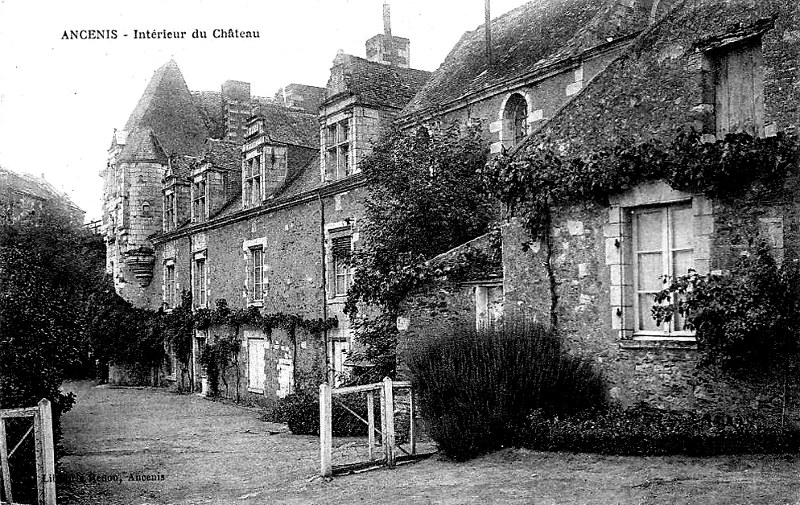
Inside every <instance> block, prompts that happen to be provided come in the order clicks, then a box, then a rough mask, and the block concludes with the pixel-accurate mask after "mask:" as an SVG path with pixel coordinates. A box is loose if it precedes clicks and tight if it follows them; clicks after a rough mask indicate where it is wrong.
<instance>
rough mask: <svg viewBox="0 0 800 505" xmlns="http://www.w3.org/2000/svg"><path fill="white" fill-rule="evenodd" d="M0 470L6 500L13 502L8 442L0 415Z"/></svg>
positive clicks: (4, 422) (4, 424)
mask: <svg viewBox="0 0 800 505" xmlns="http://www.w3.org/2000/svg"><path fill="white" fill-rule="evenodd" d="M0 471H2V473H3V489H4V490H5V495H6V501H7V502H8V503H14V497H13V495H12V494H11V471H10V470H9V468H8V442H7V441H6V420H5V419H4V418H3V417H0Z"/></svg>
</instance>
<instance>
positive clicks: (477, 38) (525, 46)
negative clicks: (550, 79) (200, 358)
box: [401, 0, 647, 116]
mask: <svg viewBox="0 0 800 505" xmlns="http://www.w3.org/2000/svg"><path fill="white" fill-rule="evenodd" d="M636 4H638V2H636ZM636 4H634V5H636ZM646 21H647V12H646V9H635V8H633V7H628V6H627V5H625V2H620V1H619V0H536V1H533V2H528V3H527V4H525V5H522V6H520V7H518V8H516V9H514V10H512V11H510V12H508V13H506V14H504V15H502V16H500V17H498V18H495V19H493V20H492V23H491V36H492V55H493V56H492V57H493V61H492V66H491V67H490V68H489V69H487V65H486V43H485V30H484V25H481V26H479V27H478V28H477V29H475V30H473V31H470V32H466V33H465V34H464V35H463V36H462V37H461V40H459V41H458V43H457V44H456V45H455V47H454V48H453V49H452V50H451V51H450V54H448V55H447V57H446V58H445V60H444V62H443V63H442V64H441V65H440V66H439V68H438V69H437V70H436V71H435V72H434V73H433V75H432V76H431V78H430V79H429V80H428V82H427V83H426V85H425V86H424V87H423V89H422V90H421V91H420V93H419V94H417V95H416V96H415V97H414V99H413V100H411V102H409V103H408V105H407V106H406V107H405V109H404V110H403V111H402V112H401V116H404V115H410V114H414V113H419V112H422V111H425V110H430V109H436V108H438V107H440V106H444V105H446V104H448V103H450V102H452V101H454V100H457V99H459V98H462V97H465V96H468V95H470V94H473V93H477V92H479V91H482V90H484V89H486V88H489V87H491V86H494V85H499V84H504V83H507V82H509V81H511V80H513V79H515V78H518V77H522V76H524V75H527V74H530V73H533V72H535V71H536V70H537V69H540V68H543V67H545V66H547V65H550V64H552V63H554V62H557V61H559V60H563V59H566V58H569V57H574V56H577V55H579V54H580V53H582V52H584V51H586V50H588V49H591V48H593V47H597V46H600V45H603V44H607V43H609V42H610V41H613V40H615V39H617V38H620V37H622V36H626V35H630V34H632V33H635V32H636V31H638V30H640V29H642V28H643V27H644V26H645V25H646Z"/></svg>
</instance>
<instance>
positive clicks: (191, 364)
mask: <svg viewBox="0 0 800 505" xmlns="http://www.w3.org/2000/svg"><path fill="white" fill-rule="evenodd" d="M186 240H187V241H188V242H189V247H188V250H189V286H188V288H189V292H190V293H191V294H192V305H191V306H190V307H189V310H190V311H191V312H192V314H194V279H193V278H192V274H193V272H192V262H193V261H194V257H193V256H192V236H191V234H190V235H188V236H187V237H186ZM194 332H195V330H194V323H192V336H191V339H192V340H191V341H190V342H189V349H191V354H190V356H189V391H191V392H192V393H194V380H195V375H196V374H195V372H196V370H195V369H194V341H195V334H194Z"/></svg>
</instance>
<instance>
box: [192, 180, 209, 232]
mask: <svg viewBox="0 0 800 505" xmlns="http://www.w3.org/2000/svg"><path fill="white" fill-rule="evenodd" d="M205 217H206V180H205V178H202V179H199V180H196V181H194V183H193V184H192V221H193V222H196V223H197V222H201V221H204V220H205Z"/></svg>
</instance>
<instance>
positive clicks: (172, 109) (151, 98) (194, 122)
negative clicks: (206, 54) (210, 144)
mask: <svg viewBox="0 0 800 505" xmlns="http://www.w3.org/2000/svg"><path fill="white" fill-rule="evenodd" d="M148 128H149V129H150V130H152V131H153V133H155V135H156V137H157V138H158V140H159V142H160V143H161V146H162V148H163V150H164V151H165V153H166V154H167V155H172V154H196V153H198V152H199V151H200V150H201V149H202V147H203V143H204V142H205V139H206V138H207V137H208V136H209V131H208V127H207V126H206V123H205V121H204V120H203V118H202V116H201V114H200V111H199V110H198V107H197V104H196V103H195V100H194V99H193V97H192V94H191V93H190V92H189V88H188V87H187V86H186V81H185V80H184V79H183V74H181V71H180V69H179V68H178V64H177V63H175V60H169V61H168V62H167V63H166V64H164V65H163V66H162V67H161V68H159V69H158V70H156V71H155V73H154V74H153V77H152V78H151V79H150V83H149V84H148V85H147V88H145V90H144V94H142V97H141V98H140V99H139V103H137V104H136V108H134V109H133V112H132V113H131V115H130V117H129V118H128V122H127V123H126V124H125V131H127V132H129V133H131V132H134V131H135V130H138V129H148ZM129 145H130V142H129ZM126 150H127V147H126ZM123 156H125V152H124V151H123Z"/></svg>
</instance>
